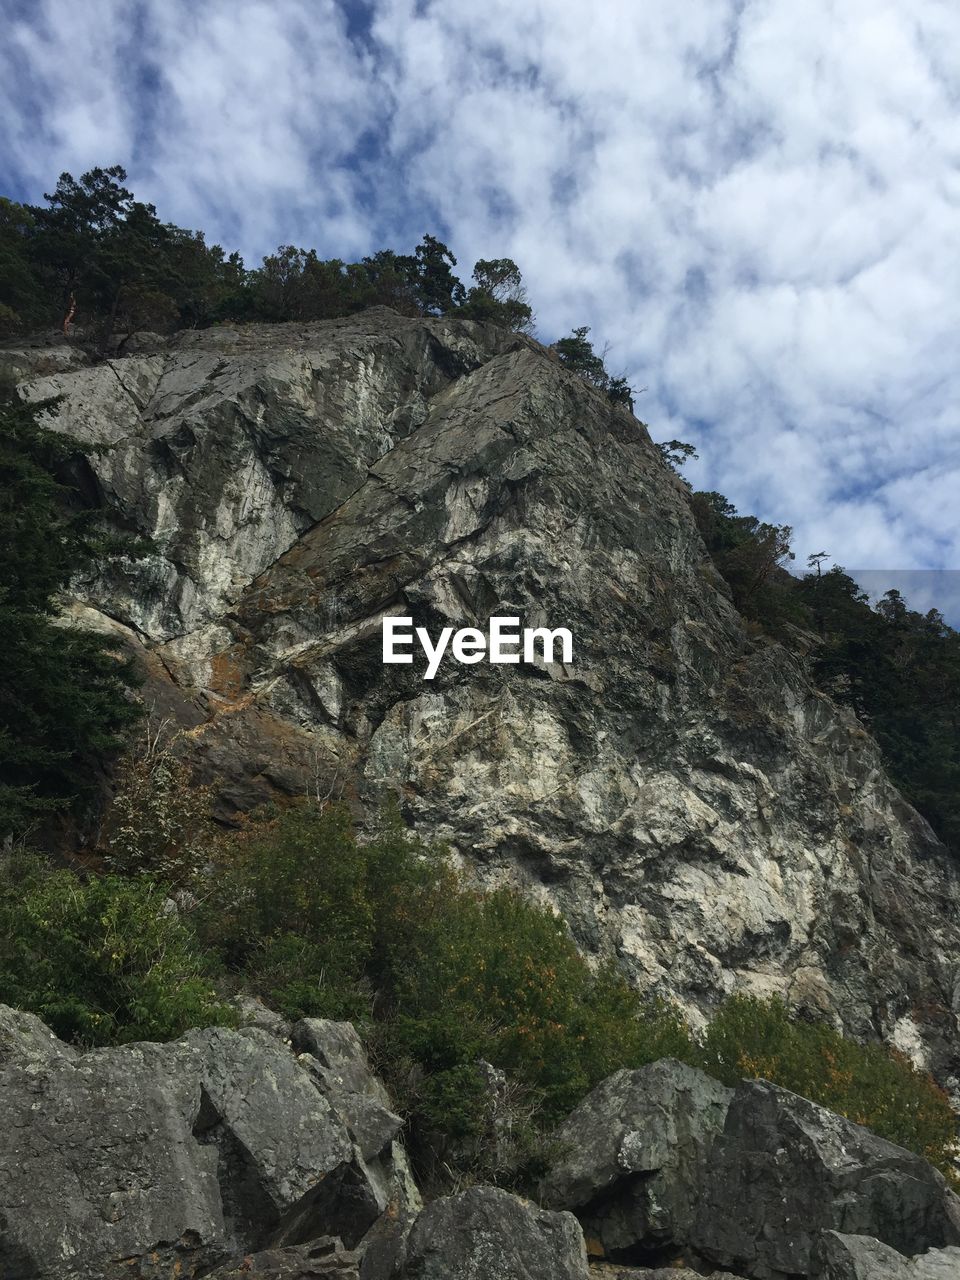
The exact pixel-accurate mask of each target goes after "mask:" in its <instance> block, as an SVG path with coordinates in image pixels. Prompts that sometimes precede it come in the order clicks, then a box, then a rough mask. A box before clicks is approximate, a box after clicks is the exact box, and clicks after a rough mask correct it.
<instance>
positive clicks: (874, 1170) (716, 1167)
mask: <svg viewBox="0 0 960 1280" xmlns="http://www.w3.org/2000/svg"><path fill="white" fill-rule="evenodd" d="M826 1231H837V1232H842V1233H844V1234H846V1235H855V1236H869V1237H872V1238H874V1239H876V1240H877V1241H879V1242H880V1243H881V1244H885V1245H888V1246H890V1247H891V1248H892V1249H894V1250H895V1251H896V1253H897V1254H899V1255H902V1256H905V1257H909V1256H910V1255H912V1254H919V1253H924V1252H926V1251H927V1250H928V1249H941V1248H943V1247H944V1246H955V1245H960V1199H958V1197H957V1196H956V1195H954V1194H953V1192H952V1191H950V1190H949V1188H948V1187H947V1186H946V1183H945V1182H944V1179H943V1176H942V1175H941V1174H940V1173H938V1172H937V1170H936V1169H933V1168H931V1166H930V1165H928V1164H927V1163H926V1161H925V1160H922V1159H921V1158H920V1156H916V1155H913V1154H911V1153H910V1152H909V1151H904V1150H903V1148H902V1147H897V1146H894V1144H893V1143H891V1142H887V1141H885V1140H884V1139H883V1138H878V1137H877V1136H876V1135H875V1134H873V1133H871V1132H870V1131H869V1130H868V1129H864V1128H862V1127H861V1126H860V1125H856V1124H853V1123H851V1122H850V1121H849V1120H844V1119H842V1118H841V1117H840V1116H837V1115H834V1114H833V1112H831V1111H827V1110H826V1109H825V1108H824V1107H819V1106H817V1105H816V1104H815V1103H813V1102H809V1101H808V1100H807V1099H805V1098H800V1097H798V1096H797V1095H796V1094H794V1093H790V1092H789V1091H788V1090H786V1089H781V1088H779V1087H778V1086H776V1085H773V1084H770V1083H768V1082H767V1081H765V1080H748V1081H744V1082H742V1083H741V1084H740V1085H739V1086H738V1088H737V1090H736V1092H735V1094H734V1097H733V1100H732V1101H731V1103H730V1107H729V1109H728V1111H727V1117H726V1122H725V1124H724V1130H723V1133H722V1135H721V1136H720V1137H718V1138H717V1140H716V1142H715V1143H714V1144H713V1148H712V1151H711V1154H710V1159H709V1164H708V1169H707V1172H706V1176H705V1178H704V1179H703V1182H702V1184H701V1194H700V1197H699V1202H698V1206H697V1215H696V1220H695V1222H694V1224H693V1229H692V1231H691V1233H690V1237H689V1241H690V1244H691V1245H692V1246H693V1248H694V1249H695V1250H697V1251H698V1252H699V1253H700V1254H702V1255H703V1256H704V1257H706V1258H708V1259H710V1260H711V1261H713V1262H714V1263H717V1264H720V1265H722V1266H726V1267H729V1268H730V1269H731V1270H733V1271H735V1272H738V1273H739V1274H742V1275H747V1276H752V1277H757V1280H792V1277H794V1276H808V1275H811V1274H816V1270H815V1266H814V1262H813V1258H814V1254H815V1250H816V1248H817V1242H818V1240H819V1237H820V1234H821V1232H826ZM855 1274H856V1273H855V1272H854V1275H855Z"/></svg>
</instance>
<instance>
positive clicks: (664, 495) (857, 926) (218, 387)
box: [0, 310, 960, 1084]
mask: <svg viewBox="0 0 960 1280" xmlns="http://www.w3.org/2000/svg"><path fill="white" fill-rule="evenodd" d="M140 347H141V349H140V350H138V351H137V352H136V353H135V354H131V355H129V356H126V357H124V358H122V359H116V360H112V361H108V362H106V363H104V364H100V365H97V366H96V367H86V366H84V365H83V364H82V362H81V361H80V359H79V358H78V357H76V356H75V355H73V354H71V353H70V352H66V353H65V352H64V349H63V348H55V349H52V350H50V351H44V350H42V349H35V350H31V351H24V352H19V353H16V352H6V353H2V355H0V366H2V365H3V364H4V363H6V365H7V367H8V368H10V369H11V370H12V371H13V372H14V374H15V376H17V377H19V378H21V379H23V381H22V383H21V393H22V394H23V395H25V396H27V397H29V398H31V399H34V400H37V399H42V398H46V397H49V396H61V397H62V399H61V401H60V404H59V407H58V408H57V409H56V410H55V412H54V415H53V418H52V421H53V425H54V426H55V427H56V428H58V429H62V430H64V431H69V432H72V433H74V434H76V435H77V436H79V437H81V438H82V439H84V440H86V441H87V442H89V443H90V444H91V445H92V446H93V450H92V453H91V454H90V457H89V461H88V463H87V464H85V471H84V475H83V483H84V485H85V487H86V489H87V490H88V492H89V494H90V496H91V499H99V500H101V501H103V502H104V503H106V504H107V505H108V506H109V507H111V508H112V509H113V511H114V512H115V513H116V516H117V518H118V520H119V521H120V522H121V523H122V524H123V525H124V527H126V528H128V529H132V530H137V531H139V532H142V533H143V534H146V535H149V536H150V537H151V538H152V539H153V540H154V545H155V551H154V553H153V554H151V555H150V556H149V557H147V558H146V559H144V560H142V561H139V562H136V563H134V562H128V563H125V564H124V565H122V566H120V567H117V568H114V569H112V570H110V571H109V572H104V573H103V574H102V575H101V576H100V577H98V578H97V580H95V581H90V582H86V583H83V584H79V585H78V589H77V594H76V598H75V600H73V601H71V602H69V611H70V613H71V616H72V617H73V619H74V620H75V621H76V622H78V623H79V624H80V625H86V626H95V627H102V628H106V629H110V630H113V631H115V632H116V633H117V634H118V635H122V636H124V637H125V638H127V639H128V640H129V642H130V643H132V644H134V645H135V646H136V647H137V649H138V651H139V652H140V654H141V656H142V658H143V661H144V663H145V664H146V666H147V668H148V670H149V671H150V673H151V685H150V695H149V696H150V697H151V698H152V699H154V701H155V704H156V708H157V714H159V715H170V716H172V717H174V718H175V719H176V721H177V722H178V723H179V724H180V725H182V726H183V727H184V729H185V730H186V731H187V732H186V737H185V738H184V739H183V745H184V747H185V749H189V751H190V752H191V754H192V756H193V758H194V760H195V762H196V764H197V766H198V768H199V769H200V771H201V772H202V773H203V775H204V776H205V777H207V778H208V779H210V780H212V781H214V782H215V783H216V785H217V788H218V791H219V797H220V801H219V802H220V806H221V812H222V813H223V814H224V815H225V816H228V815H229V813H230V812H231V811H233V810H236V809H239V808H246V807H249V806H250V805H251V804H253V803H255V802H256V801H258V800H260V799H263V798H265V797H267V796H268V795H271V794H276V793H278V792H279V793H281V794H295V793H298V792H302V791H303V790H304V789H307V790H310V791H316V792H319V793H320V794H330V793H334V794H338V793H342V794H345V795H346V796H348V797H350V798H351V799H355V800H357V801H360V802H362V803H363V805H364V806H367V807H369V806H372V805H375V804H376V803H377V802H378V801H379V800H380V799H382V797H383V796H384V795H385V794H387V793H394V794H397V795H399V797H400V800H401V804H402V808H403V811H404V813H405V815H406V816H407V817H408V819H409V820H411V821H412V822H414V823H415V824H416V825H417V827H418V828H419V829H420V830H421V831H422V832H423V833H425V834H428V835H431V834H432V835H436V836H439V837H442V838H443V839H445V840H447V841H449V842H450V844H451V845H452V846H453V847H454V849H455V850H457V851H458V853H459V854H460V855H461V857H462V858H463V860H464V863H465V864H466V865H467V866H468V867H469V868H470V869H471V871H472V873H474V874H476V875H477V876H478V877H479V879H480V880H481V881H483V882H484V883H490V884H492V883H503V882H510V883H515V884H518V885H521V886H523V887H524V889H525V890H526V891H527V892H529V893H530V894H532V895H535V896H536V897H538V898H540V899H543V900H548V901H550V902H552V903H555V904H556V905H557V906H558V907H559V908H560V910H561V911H562V912H563V913H564V915H565V917H566V918H567V920H568V921H569V923H570V926H571V928H572V929H573V931H574V933H575V934H576V936H577V938H578V940H579V941H580V943H581V944H582V945H583V947H584V948H586V949H587V950H589V951H591V952H599V953H605V954H615V955H616V956H618V957H619V959H620V961H621V962H622V964H623V965H624V966H625V967H626V969H627V970H628V971H629V972H630V973H631V974H632V975H633V977H634V979H635V981H636V982H637V983H638V984H640V985H641V986H644V987H651V988H654V989H656V990H658V991H660V992H662V993H664V994H673V995H675V996H677V997H678V998H679V999H680V1000H682V1002H683V1003H684V1005H685V1006H686V1008H687V1009H688V1011H689V1012H690V1013H691V1015H692V1016H693V1018H694V1019H696V1018H697V1017H698V1016H699V1015H700V1014H702V1013H703V1012H704V1011H705V1010H707V1009H709V1007H710V1006H711V1004H712V1003H714V1002H715V1001H716V1000H717V999H718V998H719V997H720V996H722V995H723V994H724V993H727V992H729V991H731V990H733V989H736V988H747V989H750V990H755V991H759V992H764V993H766V992H781V993H783V994H784V995H786V996H787V997H788V998H789V999H790V1000H791V1001H793V1002H795V1003H798V1004H800V1005H803V1006H806V1007H809V1008H811V1009H812V1010H814V1011H815V1012H817V1013H818V1014H820V1015H825V1016H827V1017H829V1018H831V1019H833V1020H834V1021H836V1022H837V1023H838V1024H842V1026H843V1027H844V1028H845V1029H846V1030H848V1031H851V1032H853V1033H855V1034H859V1035H872V1034H880V1035H882V1036H884V1037H885V1038H886V1039H887V1040H889V1041H891V1042H893V1043H894V1044H897V1045H899V1046H900V1047H902V1048H903V1049H905V1050H906V1051H907V1052H909V1053H911V1054H912V1055H913V1056H914V1057H915V1058H916V1059H917V1060H918V1061H921V1062H925V1063H927V1064H929V1065H931V1066H933V1067H934V1068H935V1069H936V1070H937V1071H938V1073H939V1074H940V1076H941V1078H942V1079H944V1080H945V1081H947V1082H948V1083H949V1082H952V1083H953V1084H956V1083H957V1076H958V1074H960V1038H958V1010H960V986H958V978H960V912H958V906H960V892H958V888H960V886H958V878H957V871H956V868H955V866H953V865H952V864H951V863H950V861H949V859H948V857H947V855H946V853H945V851H944V850H943V849H942V847H941V846H939V844H938V843H937V841H936V840H935V839H934V837H933V836H932V834H931V832H930V830H929V828H928V827H927V826H926V824H925V823H924V822H923V821H922V819H920V818H919V817H918V815H917V814H916V813H915V812H914V811H913V810H911V809H910V808H909V806H907V805H906V804H905V803H904V801H903V800H902V799H901V797H900V796H899V795H898V793H897V792H896V790H895V789H894V787H893V786H892V785H891V783H890V782H889V780H888V779H887V777H886V776H885V774H884V772H883V769H882V767H881V763H880V760H879V756H878V752H877V749H876V746H875V745H874V743H873V742H872V740H871V739H870V737H869V736H868V735H867V734H866V733H865V732H864V731H863V729H862V728H861V727H860V726H859V725H858V724H857V723H856V721H855V720H854V719H853V718H852V717H851V716H850V715H849V714H848V713H846V712H842V711H840V710H838V709H837V708H836V707H835V706H834V705H833V704H832V703H831V702H830V701H829V700H828V699H827V698H826V697H824V696H823V695H822V694H820V693H819V692H817V691H816V690H815V689H814V687H813V686H812V685H811V683H810V681H809V679H808V677H807V675H806V674H805V671H804V667H803V663H802V660H801V659H800V658H798V657H796V656H793V655H791V654H789V653H787V652H786V651H784V650H783V649H782V648H780V647H778V646H777V645H775V644H772V643H770V642H769V641H767V640H765V639H763V638H757V637H755V636H752V635H750V634H748V632H747V631H746V630H745V628H744V625H743V623H742V621H741V619H740V617H739V616H738V614H737V613H736V611H735V609H734V608H733V606H732V604H731V603H730V599H729V596H728V593H727V591H726V589H725V586H724V584H723V583H722V581H721V580H719V578H718V576H717V574H716V573H715V571H714V570H713V568H712V566H711V564H710V562H709V560H708V558H707V556H706V554H705V552H704V549H703V546H702V544H701V541H700V538H699V535H698V533H697V529H696V526H695V523H694V521H693V519H692V516H691V513H690V509H689V504H688V499H687V495H686V491H685V489H684V486H683V484H682V483H681V482H680V481H679V480H678V479H677V477H675V476H674V475H673V474H672V473H671V472H670V471H669V470H668V469H667V468H666V467H665V466H664V464H663V463H662V461H661V459H660V456H659V454H658V452H657V450H656V449H655V448H654V447H653V446H652V445H651V443H650V440H649V438H648V436H647V433H646V431H645V429H644V428H643V427H642V426H641V425H640V424H639V423H638V422H637V421H636V420H635V419H634V418H632V417H631V416H630V415H629V414H628V413H626V412H625V411H624V410H622V409H619V408H615V407H612V406H610V405H609V404H608V403H606V401H605V400H604V399H603V398H602V397H601V396H600V395H599V394H598V393H596V392H594V391H593V390H592V389H590V388H589V387H587V386H586V385H584V384H583V383H582V382H581V381H580V380H578V379H577V378H576V377H574V376H573V375H571V374H570V373H568V372H567V371H566V370H564V369H563V368H561V367H560V366H559V364H558V363H557V362H556V361H555V360H554V359H553V358H552V357H551V356H550V354H549V353H548V352H546V351H545V350H544V349H543V348H541V347H540V346H538V344H536V343H535V342H533V341H531V340H529V339H526V338H520V337H517V336H515V335H511V334H506V333H503V332H501V331H496V330H484V329H483V328H481V327H479V326H476V325H473V324H471V323H469V322H462V321H459V322H458V321H446V320H421V319H408V318H403V317H400V316H399V315H396V314H394V313H392V312H390V311H386V310H374V311H369V312H366V313H363V314H361V315H359V316H355V317H352V318H348V319H344V320H338V321H330V322H325V323H322V324H316V325H311V326H309V327H307V328H299V327H296V326H287V325H284V326H273V327H249V328H237V329H230V328H218V329H211V330H206V331H203V332H190V333H183V334H180V335H178V336H177V337H176V338H175V339H173V340H172V341H171V342H169V343H163V342H161V341H160V340H157V341H156V342H155V343H152V344H151V342H150V341H149V340H146V341H141V343H140ZM44 362H46V363H44ZM31 375H32V376H31ZM384 614H404V615H411V616H413V618H414V620H415V622H416V624H417V625H423V626H427V627H428V628H429V629H430V631H431V633H433V634H435V633H436V631H437V630H438V629H439V628H440V627H441V626H442V625H452V626H454V627H462V626H469V625H477V626H480V627H481V628H484V627H485V626H486V622H487V619H488V618H489V617H490V616H491V615H494V614H506V615H511V616H518V617H520V618H521V619H522V621H523V625H525V626H538V625H549V626H551V627H557V626H566V627H568V628H570V629H571V630H572V632H573V636H574V643H575V652H574V661H573V662H572V663H571V664H567V665H559V664H558V665H552V666H545V665H544V664H542V663H541V664H539V666H536V667H530V666H523V665H521V666H512V667H511V666H492V665H489V664H487V663H483V664H480V665H475V666H461V665H458V664H457V663H455V662H453V661H451V660H450V659H447V660H446V661H445V662H444V663H443V664H442V665H441V668H440V671H439V674H438V675H437V678H436V679H435V680H433V681H430V682H427V681H424V679H423V678H422V677H423V663H422V662H421V663H420V664H419V665H416V666H413V667H409V666H407V667H404V666H390V667H385V666H383V665H382V662H381V639H380V620H381V618H382V616H383V615H384Z"/></svg>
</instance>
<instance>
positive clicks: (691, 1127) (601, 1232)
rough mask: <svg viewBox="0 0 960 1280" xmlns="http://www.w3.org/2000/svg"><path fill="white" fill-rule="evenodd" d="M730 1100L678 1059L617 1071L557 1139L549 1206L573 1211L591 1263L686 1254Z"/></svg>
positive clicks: (546, 1189)
mask: <svg viewBox="0 0 960 1280" xmlns="http://www.w3.org/2000/svg"><path fill="white" fill-rule="evenodd" d="M732 1097H733V1090H732V1089H728V1088H726V1087H725V1086H724V1085H722V1084H720V1083H719V1082H718V1081H717V1080H714V1079H712V1078H711V1077H710V1076H708V1075H706V1074H704V1072H702V1071H697V1070H696V1069H695V1068H694V1067H689V1066H686V1065H685V1064H684V1063H682V1062H677V1061H675V1060H674V1059H671V1058H665V1059H663V1060H662V1061H660V1062H654V1063H651V1064H650V1065H649V1066H645V1067H641V1068H639V1070H636V1071H617V1072H616V1073H615V1074H614V1075H612V1076H610V1077H609V1078H608V1079H607V1080H604V1081H603V1083H602V1084H599V1085H597V1087H596V1088H595V1089H594V1090H593V1091H592V1092H591V1093H590V1094H588V1095H587V1097H586V1098H584V1100H583V1101H582V1102H581V1103H580V1105H579V1106H578V1107H577V1108H576V1110H575V1111H574V1112H573V1113H572V1114H571V1115H570V1116H569V1117H568V1119H567V1120H566V1121H565V1122H564V1123H563V1124H562V1125H561V1127H560V1129H559V1130H558V1132H557V1135H556V1137H557V1143H558V1146H559V1148H560V1151H561V1155H560V1158H559V1160H558V1162H557V1163H556V1164H554V1166H553V1168H552V1169H551V1171H550V1173H549V1175H548V1176H547V1178H546V1179H545V1180H544V1182H543V1184H542V1187H541V1198H542V1201H543V1203H544V1204H545V1205H547V1206H549V1207H550V1208H553V1209H571V1210H573V1211H574V1212H575V1213H576V1215H577V1217H578V1218H579V1219H580V1221H581V1223H582V1224H583V1227H584V1231H585V1233H586V1235H587V1242H588V1247H589V1248H590V1251H591V1252H593V1253H603V1254H607V1255H613V1256H616V1255H617V1253H618V1252H622V1251H625V1250H632V1249H635V1248H636V1247H637V1246H642V1247H643V1248H644V1249H645V1250H646V1251H648V1252H649V1251H651V1250H653V1251H656V1250H658V1249H659V1248H661V1247H663V1248H666V1247H667V1246H669V1245H682V1244H684V1243H685V1242H686V1241H687V1239H688V1237H689V1234H690V1228H691V1226H692V1224H693V1219H694V1215H695V1210H696V1206H697V1202H698V1200H699V1196H700V1187H701V1184H702V1182H703V1177H704V1172H705V1170H706V1165H707V1161H708V1159H709V1155H710V1151H711V1148H712V1146H713V1142H714V1139H715V1138H716V1136H717V1134H719V1133H720V1132H721V1131H722V1129H723V1124H724V1120H725V1119H726V1114H727V1108H728V1107H729V1105H730V1099H731V1098H732Z"/></svg>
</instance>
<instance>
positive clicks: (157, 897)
mask: <svg viewBox="0 0 960 1280" xmlns="http://www.w3.org/2000/svg"><path fill="white" fill-rule="evenodd" d="M0 1002H2V1003H4V1004H10V1005H14V1006H16V1007H17V1008H21V1009H27V1010H29V1011H30V1012H31V1013H35V1014H37V1015H38V1016H39V1017H40V1018H42V1019H43V1020H44V1022H46V1023H47V1024H48V1026H50V1027H51V1028H52V1029H53V1030H54V1031H55V1032H56V1033H57V1035H58V1036H60V1037H61V1038H62V1039H65V1040H72V1041H75V1042H77V1043H81V1044H84V1045H106V1044H124V1043H128V1042H130V1041H133V1040H171V1039H175V1038H176V1037H177V1036H179V1035H182V1034H183V1032H184V1031H186V1030H188V1029H189V1028H190V1027H196V1026H207V1025H210V1024H224V1023H229V1022H230V1021H231V1020H232V1018H231V1014H230V1011H229V1010H228V1009H227V1008H226V1007H225V1006H224V1005H222V1004H221V1003H220V1002H219V1001H218V1000H217V998H216V996H215V994H214V992H213V989H212V987H211V985H210V981H209V979H208V977H207V976H206V973H205V965H204V962H203V959H202V954H201V952H200V950H199V948H198V946H197V943H196V939H195V937H194V935H193V933H192V931H191V930H190V928H189V927H188V926H187V925H186V924H185V923H184V922H183V921H182V920H181V919H180V918H179V917H178V916H177V914H176V913H175V912H173V911H171V910H170V904H169V902H168V900H167V899H166V898H165V896H164V893H163V891H162V890H161V889H160V888H158V887H157V886H156V885H155V884H154V883H153V882H152V881H150V880H146V879H144V880H140V881H131V880H125V879H122V878H120V877H119V876H103V877H93V878H91V879H81V878H80V877H79V876H77V875H75V874H74V873H73V872H71V871H67V870H60V871H50V870H48V869H46V868H45V867H44V866H43V864H41V863H40V862H39V861H34V860H32V859H26V860H23V859H21V860H20V861H19V862H18V863H17V864H15V865H12V866H8V867H6V868H5V869H4V872H3V874H2V875H0Z"/></svg>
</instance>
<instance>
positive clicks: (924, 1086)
mask: <svg viewBox="0 0 960 1280" xmlns="http://www.w3.org/2000/svg"><path fill="white" fill-rule="evenodd" d="M701 1065H702V1066H703V1067H704V1069H705V1070H706V1071H709V1072H710V1074H711V1075H714V1076H717V1077H718V1078H719V1079H720V1080H724V1081H726V1083H728V1084H735V1083H736V1081H737V1080H740V1079H743V1078H744V1077H749V1078H763V1079H766V1080H770V1081H772V1082H773V1083H774V1084H779V1085H782V1086H783V1087H784V1088H786V1089H790V1090H792V1092H794V1093H799V1094H802V1095H803V1097H805V1098H810V1099H811V1100H812V1101H813V1102H818V1103H820V1104H821V1105H822V1106H825V1107H829V1109H830V1110H831V1111H835V1112H837V1114H838V1115H842V1116H846V1117H847V1118H848V1119H850V1120H854V1121H855V1122H856V1123H857V1124H862V1125H865V1126H866V1127H867V1128H868V1129H872V1130H873V1132H874V1133H877V1134H879V1135H880V1136H881V1137H882V1138H887V1139H889V1140H890V1141H891V1142H895V1143H897V1144H898V1145H899V1146H901V1147H906V1148H907V1150H908V1151H915V1152H916V1153H917V1154H918V1155H922V1156H924V1157H925V1158H926V1159H927V1160H929V1161H930V1163H931V1164H933V1165H936V1166H937V1168H939V1169H941V1170H943V1172H945V1173H947V1172H950V1171H951V1161H950V1151H951V1148H952V1146H953V1143H954V1141H955V1135H956V1116H955V1115H954V1113H953V1110H952V1108H951V1106H950V1103H949V1100H948V1098H947V1095H946V1094H945V1093H944V1092H943V1090H942V1089H941V1088H939V1086H938V1085H937V1084H936V1083H935V1082H934V1080H933V1079H931V1077H930V1076H929V1075H927V1074H925V1073H924V1072H921V1071H918V1070H917V1069H916V1068H915V1067H914V1066H913V1065H912V1064H911V1063H910V1062H909V1061H907V1059H906V1058H904V1057H903V1056H902V1055H901V1054H897V1053H894V1052H891V1051H890V1050H888V1049H886V1048H884V1046H882V1045H879V1044H866V1045H863V1044H859V1043H857V1041H855V1040H848V1039H846V1038H845V1037H844V1036H842V1035H840V1034H839V1032H837V1031H834V1029H833V1028H832V1027H829V1026H827V1025H826V1024H824V1023H809V1022H803V1021H798V1020H795V1019H793V1018H791V1016H790V1013H789V1010H788V1009H787V1006H786V1005H785V1004H784V1003H783V1001H781V1000H778V999H772V1000H759V999H757V998H755V997H753V996H747V995H739V996H732V997H731V998H730V999H729V1000H727V1001H726V1002H725V1004H724V1005H723V1007H722V1008H721V1009H720V1011H719V1012H718V1013H717V1014H716V1016H715V1017H714V1018H713V1020H712V1022H711V1023H710V1025H709V1027H708V1028H707V1031H706V1034H705V1036H704V1039H703V1045H702V1062H701Z"/></svg>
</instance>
